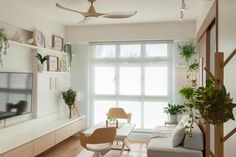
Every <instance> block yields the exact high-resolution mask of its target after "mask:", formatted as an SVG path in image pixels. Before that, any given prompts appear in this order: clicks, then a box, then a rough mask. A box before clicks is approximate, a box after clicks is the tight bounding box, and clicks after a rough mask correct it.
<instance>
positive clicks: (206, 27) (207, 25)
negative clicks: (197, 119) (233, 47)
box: [197, 0, 218, 157]
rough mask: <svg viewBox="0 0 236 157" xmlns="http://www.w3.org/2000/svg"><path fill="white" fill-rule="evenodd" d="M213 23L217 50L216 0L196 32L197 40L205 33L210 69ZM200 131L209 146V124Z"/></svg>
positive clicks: (207, 156) (206, 153)
mask: <svg viewBox="0 0 236 157" xmlns="http://www.w3.org/2000/svg"><path fill="white" fill-rule="evenodd" d="M213 25H215V29H216V30H215V31H216V41H215V42H216V52H218V0H215V2H214V4H213V5H212V7H211V8H210V10H209V12H208V14H207V16H206V18H205V19H204V21H203V24H202V25H201V27H200V29H199V31H198V32H197V41H198V42H199V41H200V40H201V39H202V37H203V36H204V35H206V43H205V44H206V55H205V57H206V58H204V59H205V60H206V67H207V68H208V69H210V60H211V58H210V30H211V28H212V26H213ZM208 78H209V76H208V74H206V79H208ZM203 81H205V80H203ZM201 128H202V131H203V133H204V135H205V138H204V141H205V147H206V148H210V136H211V135H210V126H209V125H207V126H204V125H201ZM204 156H205V157H210V154H209V152H206V151H205V153H204Z"/></svg>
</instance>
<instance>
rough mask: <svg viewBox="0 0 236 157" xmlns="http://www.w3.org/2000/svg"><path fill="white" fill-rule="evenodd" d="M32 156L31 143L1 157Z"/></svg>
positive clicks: (32, 145) (32, 148)
mask: <svg viewBox="0 0 236 157" xmlns="http://www.w3.org/2000/svg"><path fill="white" fill-rule="evenodd" d="M16 140H17V139H16ZM33 156H34V144H33V142H30V143H27V144H24V145H22V146H20V147H17V148H16V149H13V150H11V151H9V152H7V153H4V154H3V155H2V157H33Z"/></svg>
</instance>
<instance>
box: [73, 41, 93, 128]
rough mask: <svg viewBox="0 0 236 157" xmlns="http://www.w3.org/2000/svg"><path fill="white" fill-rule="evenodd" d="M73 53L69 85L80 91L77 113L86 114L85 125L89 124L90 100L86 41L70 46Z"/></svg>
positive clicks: (88, 58) (88, 59) (88, 56)
mask: <svg viewBox="0 0 236 157" xmlns="http://www.w3.org/2000/svg"><path fill="white" fill-rule="evenodd" d="M72 52H73V53H74V54H75V55H74V56H73V60H72V68H71V87H72V88H73V89H74V90H76V91H78V92H79V93H80V101H79V107H78V109H79V113H80V115H87V116H86V120H85V122H86V124H85V127H87V126H88V124H89V116H88V115H89V105H88V104H89V100H90V94H89V89H90V81H89V80H90V55H89V45H88V43H87V44H86V43H83V44H76V45H73V46H72Z"/></svg>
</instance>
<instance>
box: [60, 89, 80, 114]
mask: <svg viewBox="0 0 236 157" xmlns="http://www.w3.org/2000/svg"><path fill="white" fill-rule="evenodd" d="M61 94H62V97H63V99H64V102H65V103H66V105H67V106H68V108H69V118H71V109H72V107H73V105H74V104H75V99H76V91H73V90H72V89H69V90H67V91H62V92H61Z"/></svg>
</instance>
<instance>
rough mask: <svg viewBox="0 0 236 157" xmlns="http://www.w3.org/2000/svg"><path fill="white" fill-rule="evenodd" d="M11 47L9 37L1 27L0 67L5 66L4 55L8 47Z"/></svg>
mask: <svg viewBox="0 0 236 157" xmlns="http://www.w3.org/2000/svg"><path fill="white" fill-rule="evenodd" d="M8 48H9V43H8V39H7V34H6V31H5V29H3V28H1V29H0V67H3V59H2V57H3V55H6V54H7V49H8Z"/></svg>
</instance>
